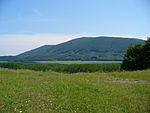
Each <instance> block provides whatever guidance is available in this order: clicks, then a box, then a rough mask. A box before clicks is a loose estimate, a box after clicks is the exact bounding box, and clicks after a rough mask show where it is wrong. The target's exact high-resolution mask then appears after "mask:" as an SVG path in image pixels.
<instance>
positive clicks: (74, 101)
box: [0, 68, 150, 113]
mask: <svg viewBox="0 0 150 113" xmlns="http://www.w3.org/2000/svg"><path fill="white" fill-rule="evenodd" d="M149 73H150V70H143V71H132V72H92V73H74V74H67V73H58V72H53V71H33V70H23V69H20V70H12V69H4V68H0V113H149V112H150V101H149V100H150V74H149Z"/></svg>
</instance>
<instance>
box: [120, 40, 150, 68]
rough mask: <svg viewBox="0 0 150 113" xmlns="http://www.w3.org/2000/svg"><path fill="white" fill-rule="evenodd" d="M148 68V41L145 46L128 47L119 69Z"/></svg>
mask: <svg viewBox="0 0 150 113" xmlns="http://www.w3.org/2000/svg"><path fill="white" fill-rule="evenodd" d="M148 68H150V39H149V40H147V41H146V42H145V45H141V44H136V45H133V46H130V47H128V49H127V51H126V54H125V56H124V60H123V63H122V65H121V69H123V70H141V69H148Z"/></svg>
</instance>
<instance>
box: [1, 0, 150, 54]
mask: <svg viewBox="0 0 150 113" xmlns="http://www.w3.org/2000/svg"><path fill="white" fill-rule="evenodd" d="M149 5H150V1H149V0H0V55H16V54H19V53H21V52H24V51H26V50H30V49H32V48H35V47H38V46H41V45H45V44H57V43H60V42H64V41H67V40H70V39H73V38H77V37H80V36H102V35H108V36H125V37H128V36H129V37H139V38H143V39H146V36H148V35H150V30H149V26H150V7H149Z"/></svg>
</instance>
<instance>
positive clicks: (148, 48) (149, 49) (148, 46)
mask: <svg viewBox="0 0 150 113" xmlns="http://www.w3.org/2000/svg"><path fill="white" fill-rule="evenodd" d="M142 56H143V65H144V67H145V68H150V39H148V40H147V41H145V45H144V46H143V54H142Z"/></svg>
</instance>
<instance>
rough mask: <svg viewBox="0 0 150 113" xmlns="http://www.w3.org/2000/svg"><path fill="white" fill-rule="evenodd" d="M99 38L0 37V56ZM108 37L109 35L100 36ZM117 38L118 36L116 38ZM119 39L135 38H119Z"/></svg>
mask: <svg viewBox="0 0 150 113" xmlns="http://www.w3.org/2000/svg"><path fill="white" fill-rule="evenodd" d="M83 36H84V37H85V36H87V37H90V36H100V35H96V34H86V33H84V34H82V35H79V34H76V35H55V34H35V35H33V34H28V35H27V34H10V35H0V56H3V55H17V54H20V53H22V52H25V51H28V50H31V49H34V48H37V47H40V46H43V45H55V44H59V43H62V42H65V41H69V40H71V39H75V38H79V37H83ZM102 36H110V35H102ZM111 36H112V35H111ZM117 37H119V36H117ZM121 37H131V38H133V37H135V38H136V37H137V36H121ZM137 38H140V39H146V37H144V38H142V37H137Z"/></svg>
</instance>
